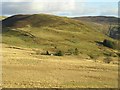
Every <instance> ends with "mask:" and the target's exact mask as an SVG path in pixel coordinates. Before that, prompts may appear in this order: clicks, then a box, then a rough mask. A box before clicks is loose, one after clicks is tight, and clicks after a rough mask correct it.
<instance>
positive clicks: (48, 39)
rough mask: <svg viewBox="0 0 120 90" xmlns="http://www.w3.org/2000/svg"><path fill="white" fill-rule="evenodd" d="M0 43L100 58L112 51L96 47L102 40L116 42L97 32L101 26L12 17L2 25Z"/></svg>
mask: <svg viewBox="0 0 120 90" xmlns="http://www.w3.org/2000/svg"><path fill="white" fill-rule="evenodd" d="M2 22H3V43H5V44H9V45H15V46H21V47H29V48H40V49H42V50H43V51H44V52H45V51H49V52H54V51H56V50H61V51H62V52H63V53H68V52H69V53H71V52H74V50H75V49H76V48H77V49H78V51H79V54H80V55H87V56H90V57H95V58H96V57H99V56H104V55H111V54H113V53H114V50H112V49H110V48H107V47H104V46H102V45H99V43H97V42H102V41H103V40H104V39H108V40H112V41H115V40H113V39H111V38H109V37H108V36H106V35H104V34H103V33H102V32H101V31H100V26H99V25H98V26H97V25H96V24H91V23H86V22H83V21H78V20H74V19H71V18H67V17H59V16H54V15H47V14H34V15H15V16H12V17H8V18H6V19H4V20H3V21H2Z"/></svg>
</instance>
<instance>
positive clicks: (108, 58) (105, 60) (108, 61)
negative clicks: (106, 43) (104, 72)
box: [103, 57, 112, 64]
mask: <svg viewBox="0 0 120 90" xmlns="http://www.w3.org/2000/svg"><path fill="white" fill-rule="evenodd" d="M111 61H112V58H110V57H106V58H104V60H103V62H104V63H107V64H109V63H110V62H111Z"/></svg>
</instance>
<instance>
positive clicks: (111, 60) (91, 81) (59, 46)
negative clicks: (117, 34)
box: [1, 14, 120, 88]
mask: <svg viewBox="0 0 120 90" xmlns="http://www.w3.org/2000/svg"><path fill="white" fill-rule="evenodd" d="M2 22H3V23H2V24H3V29H2V51H1V52H2V55H3V61H2V85H1V86H2V88H117V87H118V64H119V62H118V57H119V56H120V53H119V52H118V51H117V50H116V49H115V48H111V47H109V48H108V46H105V45H111V46H112V45H113V44H114V43H113V42H115V41H116V40H114V39H112V38H110V37H108V36H107V35H105V34H104V33H103V32H102V31H103V29H105V28H103V27H102V28H101V25H100V24H96V23H91V22H84V21H79V20H74V19H71V18H67V17H60V16H54V15H47V14H34V15H14V16H11V17H8V18H6V19H4V20H2ZM104 44H105V45H104Z"/></svg>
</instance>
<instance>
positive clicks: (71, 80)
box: [2, 44, 118, 88]
mask: <svg viewBox="0 0 120 90" xmlns="http://www.w3.org/2000/svg"><path fill="white" fill-rule="evenodd" d="M35 51H36V49H30V48H29V49H28V48H13V47H11V46H8V45H6V44H3V51H2V52H3V64H2V65H3V77H2V78H3V87H6V88H10V87H11V88H23V87H27V88H36V87H38V88H50V87H59V88H61V87H62V88H68V87H69V88H77V87H80V88H117V86H118V65H117V64H112V63H110V64H105V63H103V62H98V61H97V62H95V61H93V60H87V59H81V58H79V57H77V56H62V57H57V56H44V55H37V54H36V52H35Z"/></svg>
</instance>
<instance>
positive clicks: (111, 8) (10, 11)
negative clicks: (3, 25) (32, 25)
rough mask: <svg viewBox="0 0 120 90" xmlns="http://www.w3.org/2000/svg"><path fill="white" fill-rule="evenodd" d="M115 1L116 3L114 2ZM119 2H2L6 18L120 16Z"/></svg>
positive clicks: (2, 12)
mask: <svg viewBox="0 0 120 90" xmlns="http://www.w3.org/2000/svg"><path fill="white" fill-rule="evenodd" d="M113 1H114V2H113ZM118 1H119V0H2V1H1V2H0V7H1V8H2V10H1V13H0V14H2V15H4V16H10V15H15V14H40V13H45V14H53V15H58V16H67V17H79V16H118Z"/></svg>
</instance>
